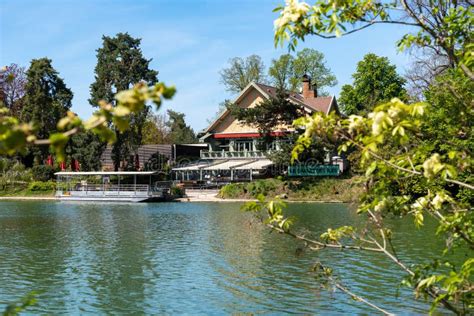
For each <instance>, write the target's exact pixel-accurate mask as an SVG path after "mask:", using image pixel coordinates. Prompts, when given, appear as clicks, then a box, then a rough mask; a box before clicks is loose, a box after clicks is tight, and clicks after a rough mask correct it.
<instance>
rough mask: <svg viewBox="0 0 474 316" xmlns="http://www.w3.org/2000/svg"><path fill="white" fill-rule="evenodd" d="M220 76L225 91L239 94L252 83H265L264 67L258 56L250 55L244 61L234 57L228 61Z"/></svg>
mask: <svg viewBox="0 0 474 316" xmlns="http://www.w3.org/2000/svg"><path fill="white" fill-rule="evenodd" d="M220 76H221V83H223V84H224V86H225V87H226V89H227V91H230V92H233V93H239V92H240V91H242V90H243V89H244V88H245V87H246V86H247V85H248V84H249V83H251V82H252V81H255V82H260V83H264V82H265V81H266V78H265V65H264V63H263V61H262V58H261V57H260V56H258V55H250V56H248V57H247V58H245V59H243V58H240V57H234V58H231V59H229V66H228V68H224V69H222V70H221V72H220Z"/></svg>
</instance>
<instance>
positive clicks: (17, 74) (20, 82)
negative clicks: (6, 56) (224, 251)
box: [0, 64, 27, 116]
mask: <svg viewBox="0 0 474 316" xmlns="http://www.w3.org/2000/svg"><path fill="white" fill-rule="evenodd" d="M2 77H3V80H2V82H1V84H2V86H1V88H0V89H1V91H2V94H3V100H2V101H3V103H4V105H5V107H6V108H8V109H9V110H10V111H11V112H12V114H14V115H16V116H19V115H20V112H21V107H22V101H23V100H22V99H23V97H24V96H25V92H26V81H27V80H26V71H25V67H21V66H19V65H17V64H10V66H7V67H5V70H4V71H3V72H2Z"/></svg>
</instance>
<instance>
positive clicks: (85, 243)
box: [0, 202, 443, 314]
mask: <svg viewBox="0 0 474 316" xmlns="http://www.w3.org/2000/svg"><path fill="white" fill-rule="evenodd" d="M239 207H240V203H155V204H92V203H91V204H79V203H65V202H0V311H3V309H4V308H5V306H6V304H7V303H8V302H12V301H16V300H18V299H20V298H21V297H22V296H24V295H25V294H27V293H28V292H29V291H31V290H35V291H38V292H39V293H40V294H39V296H38V299H39V302H38V304H37V305H36V306H34V307H31V308H29V309H28V312H29V313H32V314H37V313H41V314H229V313H265V314H269V313H270V314H282V313H298V314H301V313H303V314H328V313H331V314H338V313H352V314H355V313H357V314H368V313H373V310H371V309H369V308H368V307H366V306H365V305H363V304H361V303H357V302H355V301H353V300H351V299H350V298H349V297H348V296H347V295H345V294H343V293H340V292H331V291H328V290H326V289H322V288H321V286H320V284H319V283H318V282H317V280H315V278H314V275H313V274H312V273H311V271H310V270H311V266H312V264H313V263H314V262H315V261H317V260H321V261H322V262H324V263H326V264H329V263H330V264H331V266H332V267H333V268H334V270H335V273H336V274H337V275H338V276H340V278H341V279H343V280H344V283H345V284H346V285H347V286H349V287H350V289H351V290H353V291H354V292H355V293H357V294H361V295H362V296H365V297H366V298H368V299H371V300H373V301H374V303H376V304H378V305H380V306H383V307H385V308H386V309H388V310H389V311H391V312H395V313H402V314H420V313H427V311H428V309H429V304H428V303H425V302H423V301H416V300H414V299H413V298H412V294H411V291H410V290H407V289H404V288H401V289H400V288H399V281H400V279H401V276H402V275H403V274H402V273H401V272H400V271H399V270H398V269H397V268H396V267H395V266H394V265H393V264H392V263H391V262H389V261H388V260H387V259H385V257H383V256H382V255H378V254H373V253H366V252H341V251H330V250H329V251H323V252H320V253H314V252H304V253H302V254H300V252H299V251H296V250H297V248H298V246H299V245H300V244H298V243H297V242H295V241H294V240H292V239H290V238H289V237H286V236H282V235H278V234H273V233H272V234H269V231H268V230H267V229H266V228H264V227H262V226H261V225H259V224H258V223H256V222H255V221H254V220H252V216H251V215H250V214H246V213H242V212H241V211H239ZM289 210H290V211H289V212H290V213H292V214H294V215H296V216H298V218H299V223H298V225H299V226H300V227H301V228H306V229H309V230H312V231H315V232H317V233H318V234H319V233H321V232H322V231H323V230H324V229H325V228H327V227H337V226H341V225H351V224H357V223H358V221H360V218H359V216H357V215H356V214H355V212H354V211H353V210H349V208H348V207H347V206H346V205H343V204H289ZM428 224H429V223H428ZM390 225H391V226H392V227H393V228H394V229H396V230H397V232H398V234H397V235H396V236H395V237H396V238H395V239H396V240H395V241H396V242H397V243H399V244H400V243H402V244H403V245H405V247H403V248H400V253H399V255H400V256H401V257H402V258H404V260H406V261H408V262H410V261H413V260H416V259H417V258H419V257H422V256H432V255H433V254H435V253H439V250H440V249H442V247H443V244H442V242H441V241H437V240H433V238H432V234H426V232H427V231H429V230H430V229H432V227H430V225H425V228H424V230H422V231H420V230H416V229H414V225H413V223H412V222H411V221H408V220H403V221H401V220H392V221H391V222H390ZM431 226H432V225H431ZM397 293H398V294H399V296H398V297H397ZM440 312H441V313H442V312H443V311H440Z"/></svg>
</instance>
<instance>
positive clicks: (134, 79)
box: [89, 33, 158, 170]
mask: <svg viewBox="0 0 474 316" xmlns="http://www.w3.org/2000/svg"><path fill="white" fill-rule="evenodd" d="M102 40H103V44H102V47H101V48H99V49H98V50H97V65H96V67H95V82H94V83H92V85H91V87H90V90H91V98H90V99H89V102H90V103H91V104H92V105H93V106H97V104H98V103H99V101H100V100H105V101H106V102H109V103H111V104H112V105H115V100H114V95H115V94H116V93H117V92H119V91H122V90H127V89H130V88H131V87H132V86H133V85H134V84H136V83H139V82H145V83H146V84H147V85H151V84H154V83H156V82H158V78H157V75H158V72H157V71H155V70H152V69H150V62H151V59H146V58H144V57H143V53H142V50H141V49H140V42H141V39H138V38H133V37H132V36H130V35H129V34H128V33H118V34H117V35H116V36H115V37H109V36H103V37H102ZM148 111H149V106H145V107H144V108H143V109H142V110H141V111H139V112H138V113H133V114H131V115H130V122H129V124H130V128H129V129H127V131H125V132H123V133H121V132H118V131H117V141H116V142H115V144H114V147H113V150H112V155H113V160H114V165H115V169H116V170H118V169H119V168H120V163H121V162H122V161H123V160H124V159H129V157H131V156H133V155H134V154H136V152H137V150H138V147H139V146H140V145H141V143H142V135H143V133H142V128H143V126H144V123H145V121H146V118H147V115H148Z"/></svg>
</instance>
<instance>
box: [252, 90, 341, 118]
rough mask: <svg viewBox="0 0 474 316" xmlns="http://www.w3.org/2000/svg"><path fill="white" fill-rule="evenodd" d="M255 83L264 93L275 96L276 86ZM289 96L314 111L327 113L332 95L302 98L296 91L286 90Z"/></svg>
mask: <svg viewBox="0 0 474 316" xmlns="http://www.w3.org/2000/svg"><path fill="white" fill-rule="evenodd" d="M256 85H257V86H258V87H259V88H260V89H262V90H263V91H264V92H265V93H267V94H268V95H269V96H271V97H276V96H277V88H275V87H272V86H269V85H266V84H263V83H256ZM286 93H288V95H289V96H290V99H293V100H294V101H296V102H299V103H303V104H304V105H306V106H307V107H309V108H310V109H313V110H314V111H320V112H324V113H327V112H328V109H329V107H330V106H331V102H332V99H333V97H316V98H306V99H305V98H303V95H301V94H300V93H296V92H291V91H286Z"/></svg>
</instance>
